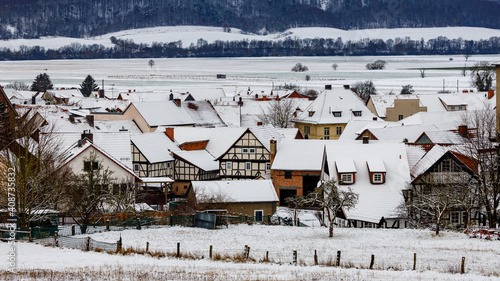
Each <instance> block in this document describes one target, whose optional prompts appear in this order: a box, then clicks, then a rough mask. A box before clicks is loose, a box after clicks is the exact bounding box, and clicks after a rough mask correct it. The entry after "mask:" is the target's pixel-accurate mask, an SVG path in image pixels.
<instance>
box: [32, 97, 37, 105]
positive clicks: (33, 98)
mask: <svg viewBox="0 0 500 281" xmlns="http://www.w3.org/2000/svg"><path fill="white" fill-rule="evenodd" d="M31 104H36V97H35V96H31Z"/></svg>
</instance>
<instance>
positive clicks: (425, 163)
mask: <svg viewBox="0 0 500 281" xmlns="http://www.w3.org/2000/svg"><path fill="white" fill-rule="evenodd" d="M448 151H450V147H449V146H440V145H435V146H433V147H432V149H431V150H429V151H428V152H427V153H426V154H425V155H424V156H423V157H422V159H420V161H418V162H417V164H415V166H414V167H413V168H412V169H411V176H412V178H416V177H418V176H420V175H421V174H423V173H425V172H426V171H427V170H428V169H429V168H430V167H431V166H432V165H434V164H435V163H436V161H438V160H439V159H440V158H441V157H443V155H445V154H446V152H448Z"/></svg>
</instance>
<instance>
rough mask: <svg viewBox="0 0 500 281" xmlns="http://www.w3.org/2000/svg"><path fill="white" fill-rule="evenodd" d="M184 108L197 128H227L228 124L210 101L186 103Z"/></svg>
mask: <svg viewBox="0 0 500 281" xmlns="http://www.w3.org/2000/svg"><path fill="white" fill-rule="evenodd" d="M181 105H182V107H183V108H184V110H186V112H187V113H188V114H189V116H191V118H192V120H193V121H194V123H195V124H196V126H200V127H225V126H226V124H225V123H224V121H222V119H221V118H220V116H219V115H218V114H217V111H215V108H214V107H213V106H212V104H211V103H210V102H209V101H205V100H203V101H185V102H182V103H181Z"/></svg>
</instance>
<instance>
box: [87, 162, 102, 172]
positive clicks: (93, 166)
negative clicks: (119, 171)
mask: <svg viewBox="0 0 500 281" xmlns="http://www.w3.org/2000/svg"><path fill="white" fill-rule="evenodd" d="M91 169H92V171H95V170H97V169H99V162H97V161H83V170H84V171H85V172H90V171H91Z"/></svg>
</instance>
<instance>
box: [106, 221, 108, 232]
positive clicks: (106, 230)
mask: <svg viewBox="0 0 500 281" xmlns="http://www.w3.org/2000/svg"><path fill="white" fill-rule="evenodd" d="M106 231H109V220H108V221H106Z"/></svg>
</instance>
